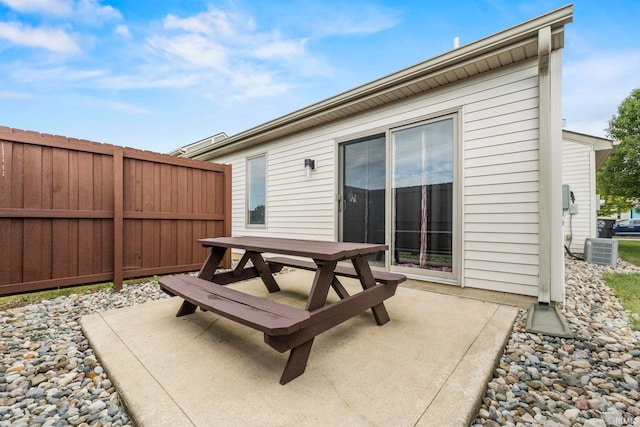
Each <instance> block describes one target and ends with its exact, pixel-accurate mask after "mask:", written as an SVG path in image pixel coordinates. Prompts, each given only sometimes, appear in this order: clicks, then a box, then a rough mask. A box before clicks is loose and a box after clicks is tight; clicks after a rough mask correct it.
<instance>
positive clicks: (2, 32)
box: [0, 22, 80, 54]
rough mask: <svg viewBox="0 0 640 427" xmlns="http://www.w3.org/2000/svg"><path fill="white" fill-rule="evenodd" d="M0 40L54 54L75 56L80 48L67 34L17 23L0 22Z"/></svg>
mask: <svg viewBox="0 0 640 427" xmlns="http://www.w3.org/2000/svg"><path fill="white" fill-rule="evenodd" d="M0 38H3V39H5V40H9V41H10V42H12V43H14V44H17V45H20V46H28V47H37V48H43V49H47V50H49V51H52V52H56V53H64V54H75V53H79V52H80V46H79V45H78V43H77V42H76V40H75V39H74V38H73V37H72V36H71V35H69V34H67V33H65V32H64V31H62V30H60V29H55V28H33V27H28V26H26V25H23V24H21V23H17V22H0Z"/></svg>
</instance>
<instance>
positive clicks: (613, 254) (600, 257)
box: [584, 239, 618, 268]
mask: <svg viewBox="0 0 640 427" xmlns="http://www.w3.org/2000/svg"><path fill="white" fill-rule="evenodd" d="M584 259H585V261H587V262H590V263H592V264H600V265H610V266H611V267H614V268H615V266H616V265H617V264H618V241H617V240H613V239H587V240H585V242H584Z"/></svg>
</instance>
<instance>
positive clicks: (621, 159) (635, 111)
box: [597, 88, 640, 211]
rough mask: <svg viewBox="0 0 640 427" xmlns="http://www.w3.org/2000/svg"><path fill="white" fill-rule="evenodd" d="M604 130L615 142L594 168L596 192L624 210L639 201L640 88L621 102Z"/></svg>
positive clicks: (636, 204)
mask: <svg viewBox="0 0 640 427" xmlns="http://www.w3.org/2000/svg"><path fill="white" fill-rule="evenodd" d="M607 133H608V135H609V137H611V138H613V139H614V140H615V141H617V142H618V145H616V146H614V148H613V150H612V151H611V155H609V158H608V159H607V160H606V161H605V163H604V164H603V165H602V167H601V168H600V170H599V171H598V175H597V184H598V191H599V192H600V194H601V195H602V196H603V198H604V199H605V200H607V201H611V203H612V205H616V207H618V208H619V209H620V211H622V210H627V209H630V208H632V207H634V206H638V203H639V202H640V88H636V89H634V90H633V91H632V92H631V95H629V96H628V97H627V98H626V99H625V100H624V101H622V103H621V104H620V106H619V107H618V114H617V115H614V116H613V117H612V118H611V120H609V128H608V129H607Z"/></svg>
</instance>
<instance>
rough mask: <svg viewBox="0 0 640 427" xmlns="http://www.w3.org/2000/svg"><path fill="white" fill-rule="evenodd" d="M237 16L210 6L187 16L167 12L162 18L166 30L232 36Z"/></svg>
mask: <svg viewBox="0 0 640 427" xmlns="http://www.w3.org/2000/svg"><path fill="white" fill-rule="evenodd" d="M236 19H237V18H236V16H234V15H231V14H228V13H226V12H223V11H221V10H218V9H215V8H210V9H209V11H207V12H203V13H199V14H198V15H195V16H191V17H188V18H178V17H177V16H175V15H172V14H169V15H167V16H166V17H165V19H164V23H163V25H164V28H165V29H166V30H182V31H186V32H190V33H200V34H209V35H212V34H217V35H219V36H222V37H226V38H229V37H233V36H234V34H235V28H234V27H235V26H236V25H237V22H233V21H235V20H236Z"/></svg>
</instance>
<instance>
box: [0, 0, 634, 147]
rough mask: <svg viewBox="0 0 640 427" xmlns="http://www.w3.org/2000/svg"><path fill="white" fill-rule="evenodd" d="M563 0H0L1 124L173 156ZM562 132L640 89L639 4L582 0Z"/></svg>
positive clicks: (567, 61) (573, 26)
mask: <svg viewBox="0 0 640 427" xmlns="http://www.w3.org/2000/svg"><path fill="white" fill-rule="evenodd" d="M566 4H568V2H567V1H556V0H527V1H525V0H504V1H503V0H457V1H432V0H415V1H411V0H404V1H384V0H344V1H334V0H300V1H298V0H290V1H280V0H257V1H250V0H228V1H215V0H210V1H201V0H162V1H139V0H138V1H136V0H129V1H123V0H0V70H1V74H0V126H7V127H11V128H17V129H24V130H30V131H36V132H41V133H48V134H55V135H63V136H67V137H72V138H80V139H88V140H92V141H97V142H102V143H108V144H115V145H121V146H128V147H134V148H139V149H144V150H151V151H156V152H169V151H171V150H173V149H175V148H178V147H181V146H184V145H187V144H190V143H193V142H196V141H198V140H201V139H204V138H207V137H209V136H212V135H215V134H217V133H220V132H224V133H226V134H227V135H229V136H231V135H234V134H236V133H239V132H242V131H244V130H247V129H249V128H252V127H254V126H257V125H260V124H262V123H265V122H267V121H270V120H272V119H275V118H277V117H280V116H283V115H286V114H288V113H291V112H293V111H295V110H297V109H300V108H304V107H306V106H309V105H311V104H313V103H315V102H318V101H322V100H324V99H327V98H330V97H332V96H334V95H337V94H339V93H341V92H344V91H347V90H350V89H353V88H355V87H357V86H360V85H362V84H365V83H368V82H370V81H372V80H375V79H377V78H380V77H383V76H385V75H388V74H391V73H394V72H396V71H399V70H401V69H403V68H406V67H408V66H411V65H414V64H417V63H419V62H422V61H425V60H427V59H430V58H432V57H434V56H437V55H439V54H441V53H444V52H446V51H448V50H451V49H452V48H453V40H454V38H455V37H458V38H459V40H460V45H464V44H467V43H471V42H473V41H476V40H478V39H481V38H484V37H486V36H489V35H491V34H494V33H496V32H499V31H502V30H504V29H506V28H509V27H511V26H514V25H518V24H520V23H522V22H524V21H526V20H529V19H532V18H535V17H537V16H539V15H542V14H544V13H547V12H549V11H552V10H555V9H558V8H560V7H562V6H565V5H566ZM573 4H574V19H573V22H572V23H570V24H568V25H567V26H566V27H565V30H566V33H565V49H564V51H563V82H562V92H563V117H564V119H566V129H569V130H572V131H575V132H580V133H586V134H591V135H595V136H602V137H606V136H607V135H606V127H607V122H608V120H609V119H610V118H611V117H612V116H613V115H614V114H615V113H616V111H617V107H618V105H619V104H620V103H621V102H622V101H623V100H624V98H626V97H627V96H629V95H630V93H631V91H632V90H633V89H634V88H637V87H640V29H639V28H638V23H640V1H636V0H607V1H602V0H576V1H575V2H574V3H573Z"/></svg>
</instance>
